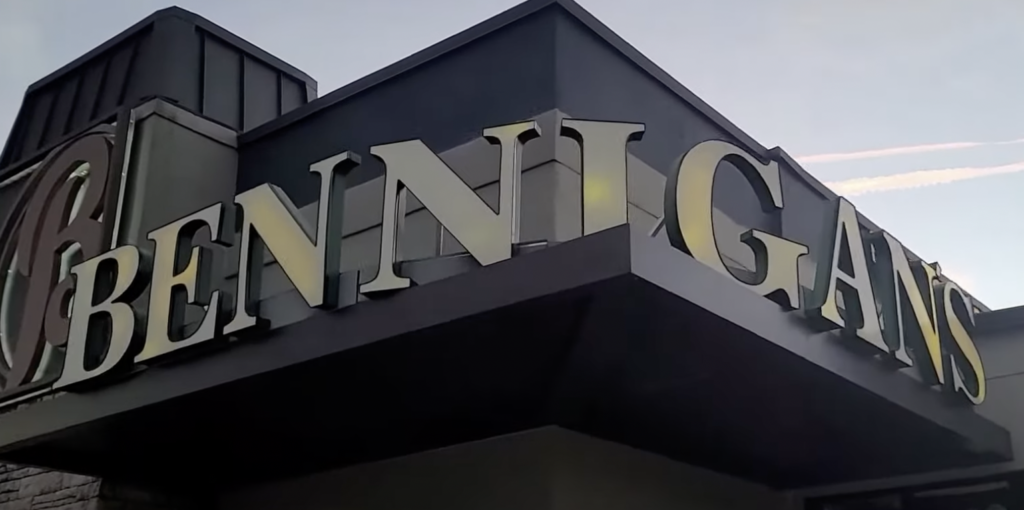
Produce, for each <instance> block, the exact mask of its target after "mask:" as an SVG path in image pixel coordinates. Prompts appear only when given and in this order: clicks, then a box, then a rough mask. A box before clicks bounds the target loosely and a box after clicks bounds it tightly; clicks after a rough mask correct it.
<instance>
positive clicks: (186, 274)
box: [135, 204, 231, 362]
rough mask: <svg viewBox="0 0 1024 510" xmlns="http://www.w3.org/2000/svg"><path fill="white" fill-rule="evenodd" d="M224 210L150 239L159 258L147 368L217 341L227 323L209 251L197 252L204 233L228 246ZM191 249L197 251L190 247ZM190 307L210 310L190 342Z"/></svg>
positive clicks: (141, 357) (200, 214)
mask: <svg viewBox="0 0 1024 510" xmlns="http://www.w3.org/2000/svg"><path fill="white" fill-rule="evenodd" d="M223 221H224V204H215V205H212V206H210V207H207V208H206V209H203V210H202V211H199V212H197V213H194V214H191V215H189V216H187V217H185V218H182V219H180V220H178V221H175V222H173V223H171V224H169V225H167V226H164V227H161V228H158V229H156V230H154V231H152V232H150V233H149V239H152V240H153V241H154V243H156V247H155V253H154V255H153V280H152V283H151V284H150V290H149V313H148V314H147V317H148V318H149V321H148V324H147V330H146V345H145V347H143V349H142V352H141V353H139V355H138V356H136V357H135V361H136V362H142V361H146V360H150V359H153V358H157V357H159V356H163V355H164V354H168V353H170V352H174V351H176V350H178V349H184V348H186V347H189V346H192V345H195V344H198V343H201V342H205V341H207V340H211V339H213V338H214V337H215V336H217V334H218V331H217V329H218V326H219V324H218V321H220V320H221V319H222V316H221V313H220V309H221V306H222V299H221V295H220V291H219V290H213V291H212V292H211V290H212V289H211V288H210V282H211V270H212V268H211V264H212V262H213V260H212V259H213V253H211V251H210V249H209V248H204V247H202V246H193V245H192V239H193V237H194V236H195V235H196V233H197V232H199V230H201V229H203V228H208V229H210V238H211V239H212V240H213V241H214V242H218V243H221V244H223V242H224V232H225V230H227V229H228V228H231V227H230V226H226V225H224V224H223ZM190 246H191V249H189V247H190ZM188 305H199V306H205V307H206V312H204V315H203V318H202V321H201V322H200V324H199V328H198V329H197V330H195V331H194V332H193V333H192V334H191V335H189V336H187V337H185V334H184V331H183V329H184V327H185V311H186V309H187V306H188Z"/></svg>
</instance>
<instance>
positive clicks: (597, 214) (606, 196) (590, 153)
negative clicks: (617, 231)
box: [561, 119, 644, 235]
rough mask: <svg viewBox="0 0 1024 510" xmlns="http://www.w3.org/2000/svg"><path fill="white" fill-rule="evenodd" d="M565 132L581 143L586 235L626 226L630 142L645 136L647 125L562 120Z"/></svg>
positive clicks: (584, 228)
mask: <svg viewBox="0 0 1024 510" xmlns="http://www.w3.org/2000/svg"><path fill="white" fill-rule="evenodd" d="M561 135H562V136H565V137H567V138H572V139H573V140H575V141H576V143H578V144H579V145H580V174H581V179H580V180H581V183H582V184H581V189H582V191H583V199H582V204H583V213H582V217H583V235H590V234H593V233H595V232H600V231H602V230H605V229H609V228H612V227H617V226H619V225H625V224H626V223H627V221H628V218H627V216H626V213H627V207H626V206H627V203H628V195H627V188H626V144H627V143H628V142H634V141H639V140H641V139H642V138H643V136H644V125H643V124H629V123H625V122H601V121H593V120H577V119H562V132H561Z"/></svg>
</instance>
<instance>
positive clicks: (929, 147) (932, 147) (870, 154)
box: [795, 138, 1024, 165]
mask: <svg viewBox="0 0 1024 510" xmlns="http://www.w3.org/2000/svg"><path fill="white" fill-rule="evenodd" d="M1021 143H1024V138H1019V139H1017V140H1006V141H1002V142H950V143H932V144H926V145H907V146H904V147H889V148H887V149H872V150H866V151H855V152H835V153H831V154H813V155H810V156H800V157H798V158H795V159H796V161H797V162H799V163H800V164H804V165H806V164H811V163H836V162H839V161H855V160H859V159H874V158H885V157H889V156H901V155H904V154H924V153H928V152H939V151H949V150H958V149H972V148H975V147H991V146H995V145H1016V144H1021Z"/></svg>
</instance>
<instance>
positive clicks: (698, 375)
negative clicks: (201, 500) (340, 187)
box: [0, 226, 1011, 487]
mask: <svg viewBox="0 0 1024 510" xmlns="http://www.w3.org/2000/svg"><path fill="white" fill-rule="evenodd" d="M469 262H470V261H469V260H467V259H466V258H462V257H454V258H441V259H433V260H426V261H421V262H415V263H408V264H412V265H419V266H420V267H409V268H408V270H411V271H441V272H448V270H450V269H451V268H450V267H449V268H444V267H441V266H446V265H447V266H451V265H460V264H467V263H469ZM809 331H810V330H808V329H807V328H806V327H805V325H804V324H803V322H802V320H801V318H800V317H799V315H798V314H795V313H787V312H785V311H783V310H782V309H781V308H779V307H778V306H777V305H775V304H774V303H773V302H771V301H769V300H766V299H764V298H761V297H760V296H757V295H755V294H754V293H751V292H750V291H748V290H746V289H744V288H742V287H740V286H739V285H736V284H735V283H734V282H731V281H729V279H728V278H727V277H725V276H723V275H721V274H719V273H717V272H715V271H713V270H711V269H709V268H707V267H706V266H704V265H702V264H700V263H699V262H697V261H695V260H693V259H692V258H690V257H689V256H687V255H686V254H684V253H682V252H679V251H678V250H675V249H673V248H671V247H669V246H667V245H664V244H663V243H661V242H659V241H658V240H655V239H651V238H649V237H647V236H646V235H643V234H642V233H639V232H635V231H631V230H630V228H629V227H628V226H622V227H617V228H614V229H610V230H606V231H604V232H601V233H598V234H594V235H590V236H586V237H583V238H580V239H577V240H573V241H570V242H566V243H562V244H559V245H555V246H551V247H549V248H546V249H541V250H537V251H535V252H532V253H528V254H524V255H521V256H518V257H515V258H513V259H510V260H508V261H505V262H501V263H498V264H494V265H491V266H487V267H484V268H479V269H475V270H472V271H468V272H464V273H462V274H458V275H456V276H453V277H450V278H446V279H443V280H439V281H435V282H433V283H429V284H426V285H421V286H417V287H413V288H411V289H407V290H405V291H403V292H399V293H396V294H394V295H391V296H389V297H387V298H383V299H378V300H373V301H367V302H363V303H359V304H356V305H354V306H350V307H348V308H345V309H342V310H339V311H336V312H333V313H327V312H324V313H319V314H318V315H315V316H314V317H312V318H310V319H308V320H305V321H303V322H299V323H296V324H293V325H291V326H287V327H284V328H281V329H277V330H274V331H272V332H271V333H270V334H269V335H268V336H266V337H263V338H254V339H249V340H246V341H241V342H236V343H234V344H233V345H231V346H230V347H229V348H226V349H222V350H220V351H217V352H212V353H206V354H204V355H203V356H200V357H196V358H194V359H188V360H184V361H182V362H180V363H176V364H172V365H164V366H159V367H154V368H151V369H149V370H146V371H144V372H141V373H138V374H136V375H135V376H134V377H132V378H130V379H129V380H124V381H121V382H120V383H117V384H113V385H109V386H105V387H102V388H98V389H95V390H94V391H90V392H87V393H68V394H64V395H60V396H58V397H57V398H52V399H49V400H45V401H40V402H35V403H33V404H31V405H26V406H25V407H23V408H21V409H18V410H15V411H11V412H8V413H7V414H4V415H2V416H0V454H2V457H3V458H4V460H5V461H11V462H18V463H25V464H38V465H45V466H49V467H53V468H57V469H63V470H68V471H76V472H82V473H86V474H94V475H103V476H116V477H120V478H127V479H134V480H140V481H146V482H149V483H184V482H187V483H190V484H200V485H201V484H203V483H216V484H218V486H222V485H223V484H228V485H230V484H233V483H243V482H244V483H251V482H253V481H254V480H260V479H267V478H276V477H280V476H287V475H291V474H298V473H301V472H308V471H312V470H316V469H320V468H323V467H327V466H332V467H333V466H338V465H346V464H354V463H358V462H364V461H369V460H374V459H378V458H386V457H393V456H396V455H401V454H406V453H412V452H415V451H422V450H426V449H431V448H436V447H441V446H445V445H450V444H456V443H462V442H466V441H470V440H474V439H480V438H485V437H491V436H494V435H498V434H503V433H509V432H514V431H518V430H524V429H530V428H534V427H540V426H544V425H551V424H557V425H560V426H563V427H566V428H570V429H574V430H577V431H581V432H584V433H588V434H591V435H594V436H598V437H602V438H606V439H609V440H613V441H617V442H621V443H625V444H628V445H632V446H634V447H638V448H641V449H644V450H648V451H652V452H656V453H660V454H663V455H666V456H668V457H672V458H675V459H679V460H682V461H686V462H691V463H694V464H698V465H702V466H706V467H710V468H713V469H716V470H720V471H724V472H727V473H731V474H734V475H738V476H742V477H745V478H749V479H753V480H758V481H761V482H764V483H767V484H770V485H773V486H777V487H800V486H808V485H813V484H823V483H835V482H843V481H852V480H857V479H866V478H878V477H886V476H892V475H897V474H905V473H912V472H920V471H932V470H936V469H942V468H952V467H961V466H970V465H976V464H981V463H988V462H995V461H1000V460H1006V459H1009V458H1010V457H1011V449H1010V438H1009V434H1008V433H1007V432H1006V431H1005V430H1004V429H1002V428H1000V427H999V426H997V425H995V424H993V423H991V422H989V421H988V420H986V419H984V418H983V417H981V416H979V415H978V414H976V413H975V412H974V410H973V409H971V408H968V407H958V406H951V405H950V404H949V402H948V401H947V400H946V399H945V398H944V396H943V395H942V394H941V393H940V392H938V391H935V390H933V389H931V388H929V387H927V386H925V385H923V384H921V383H920V382H918V381H916V380H914V379H912V378H911V377H907V376H905V375H903V374H900V373H899V372H897V371H893V370H891V368H890V367H886V366H885V365H884V364H882V363H878V362H877V360H873V359H871V358H865V357H863V356H860V355H859V353H854V352H851V351H850V350H849V349H848V348H847V347H846V346H845V342H842V341H840V339H839V338H838V337H836V336H834V335H832V334H830V333H820V334H815V333H809Z"/></svg>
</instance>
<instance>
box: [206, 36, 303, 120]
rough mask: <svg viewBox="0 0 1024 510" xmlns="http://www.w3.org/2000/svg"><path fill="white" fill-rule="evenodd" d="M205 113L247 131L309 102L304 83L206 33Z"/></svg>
mask: <svg viewBox="0 0 1024 510" xmlns="http://www.w3.org/2000/svg"><path fill="white" fill-rule="evenodd" d="M200 34H201V35H200V36H201V37H202V39H203V41H202V44H201V47H202V48H203V50H202V51H203V58H202V60H203V71H202V73H201V74H202V80H203V84H202V90H203V94H202V97H203V101H202V112H200V113H202V114H203V115H206V116H208V117H210V118H212V119H214V120H216V121H218V122H222V123H224V124H226V125H228V126H231V127H233V128H235V129H237V130H239V131H247V130H249V129H252V128H254V127H256V126H259V125H261V124H263V123H265V122H268V121H270V120H273V119H275V118H277V117H279V116H281V115H283V114H285V113H288V112H289V111H291V110H294V109H295V108H298V107H299V106H302V105H304V104H306V103H307V102H309V100H310V99H311V98H309V97H308V96H307V93H306V86H305V84H304V83H302V82H300V81H297V80H295V79H294V78H292V77H290V76H288V75H287V74H285V73H283V72H281V71H279V70H277V69H275V68H273V67H271V66H269V65H267V64H265V63H264V62H262V61H261V60H259V59H257V58H255V57H254V56H253V55H250V54H248V53H246V52H245V51H243V50H241V49H239V48H237V47H235V46H232V45H230V44H228V43H225V42H224V41H223V40H221V39H220V38H218V37H216V36H214V35H213V34H209V33H206V32H201V33H200Z"/></svg>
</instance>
